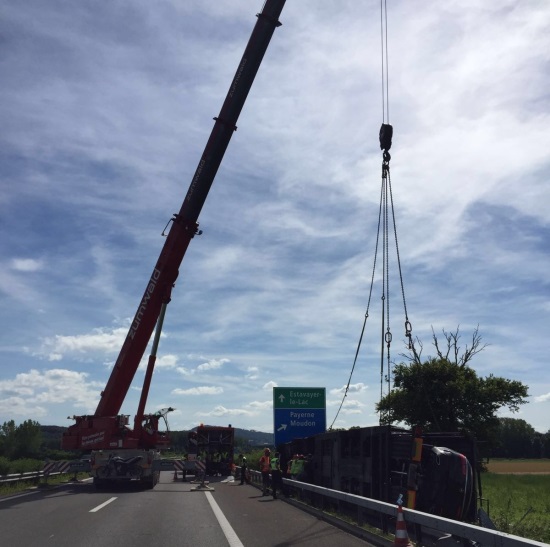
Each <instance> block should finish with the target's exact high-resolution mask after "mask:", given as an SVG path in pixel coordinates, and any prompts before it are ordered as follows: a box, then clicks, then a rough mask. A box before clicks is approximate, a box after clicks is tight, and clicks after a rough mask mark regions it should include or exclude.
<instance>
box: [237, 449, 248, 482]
mask: <svg viewBox="0 0 550 547" xmlns="http://www.w3.org/2000/svg"><path fill="white" fill-rule="evenodd" d="M239 458H240V461H241V462H240V463H241V484H244V481H246V484H250V479H249V478H248V476H247V475H248V464H247V462H246V457H245V456H243V455H242V454H240V455H239Z"/></svg>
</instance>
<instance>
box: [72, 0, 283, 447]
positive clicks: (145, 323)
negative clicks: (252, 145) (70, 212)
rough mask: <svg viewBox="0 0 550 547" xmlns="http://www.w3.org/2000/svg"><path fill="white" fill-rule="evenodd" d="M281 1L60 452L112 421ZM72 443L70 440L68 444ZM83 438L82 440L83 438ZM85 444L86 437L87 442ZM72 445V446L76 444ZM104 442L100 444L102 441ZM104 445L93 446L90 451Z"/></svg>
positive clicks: (269, 8)
mask: <svg viewBox="0 0 550 547" xmlns="http://www.w3.org/2000/svg"><path fill="white" fill-rule="evenodd" d="M285 1H286V0H266V1H265V3H264V6H263V8H262V11H261V13H259V14H257V17H258V20H257V22H256V24H255V26H254V29H253V31H252V34H251V36H250V39H249V41H248V44H247V46H246V48H245V51H244V54H243V56H242V59H241V61H240V63H239V65H238V68H237V71H236V73H235V76H234V77H233V80H232V82H231V85H230V87H229V91H228V93H227V96H226V98H225V101H224V103H223V105H222V108H221V111H220V114H219V115H218V117H216V118H214V120H215V123H214V127H213V129H212V132H211V134H210V137H209V139H208V141H207V143H206V147H205V149H204V152H203V154H202V156H201V158H200V160H199V163H198V166H197V169H196V171H195V174H194V176H193V178H192V180H191V183H190V186H189V189H188V190H187V194H186V196H185V199H184V200H183V203H182V206H181V208H180V210H179V212H178V213H177V214H175V215H174V216H173V218H172V225H171V228H170V230H169V233H168V235H167V237H166V240H165V242H164V246H163V248H162V251H161V253H160V256H159V258H158V260H157V263H156V264H155V267H154V268H153V273H152V274H151V277H150V278H149V281H148V282H147V286H146V288H145V292H144V293H143V297H142V298H141V300H140V303H139V306H138V309H137V311H136V314H135V316H134V319H133V321H132V324H131V326H130V329H129V331H128V334H127V336H126V339H125V341H124V344H123V346H122V348H121V351H120V354H119V356H118V358H117V360H116V363H115V366H114V368H113V370H112V372H111V375H110V377H109V380H108V382H107V385H106V386H105V389H104V391H103V392H102V393H101V398H100V401H99V404H98V406H97V408H96V411H95V413H94V415H93V417H90V416H85V417H74V419H75V420H76V421H77V423H76V424H74V425H73V426H71V427H70V428H69V432H68V434H66V435H65V436H64V441H63V444H64V446H65V447H66V448H76V447H80V446H81V444H82V443H81V442H80V436H81V435H82V429H83V427H84V424H87V425H86V426H85V427H86V429H87V430H88V431H89V430H90V429H96V427H93V426H92V427H90V426H91V422H93V419H96V421H97V423H98V424H99V423H100V422H104V419H105V418H106V417H115V416H116V415H117V414H118V413H119V412H120V409H121V407H122V404H123V402H124V399H125V397H126V395H127V393H128V390H129V389H130V385H131V383H132V380H133V378H134V375H135V373H136V371H137V369H138V366H139V363H140V361H141V359H142V357H143V354H144V352H145V349H146V347H147V344H148V342H149V339H150V338H151V334H152V332H153V330H154V328H155V324H156V323H157V319H158V317H159V314H160V311H161V308H162V305H163V304H166V303H168V302H169V301H170V297H171V292H172V288H173V286H174V283H175V282H176V279H177V277H178V273H179V267H180V264H181V262H182V260H183V257H184V255H185V252H186V250H187V247H188V245H189V243H190V241H191V239H192V238H193V237H194V236H195V234H196V233H197V232H198V217H199V214H200V212H201V209H202V207H203V205H204V203H205V200H206V197H207V195H208V192H209V190H210V187H211V186H212V183H213V181H214V178H215V176H216V173H217V171H218V168H219V166H220V164H221V161H222V159H223V156H224V154H225V151H226V149H227V146H228V145H229V141H230V140H231V136H232V135H233V132H234V131H235V130H236V129H237V127H236V123H237V119H238V117H239V114H240V113H241V110H242V108H243V106H244V103H245V101H246V98H247V96H248V93H249V91H250V88H251V86H252V83H253V81H254V78H255V76H256V74H257V72H258V69H259V67H260V64H261V62H262V59H263V57H264V54H265V52H266V50H267V47H268V45H269V43H270V41H271V38H272V36H273V33H274V31H275V28H276V27H278V26H280V24H281V23H279V16H280V14H281V11H282V9H283V7H284V4H285ZM71 437H72V439H71ZM88 437H89V435H87V438H88ZM90 438H91V437H90ZM77 439H78V440H77ZM104 439H105V438H104ZM106 442H107V440H103V441H101V442H100V441H97V442H94V443H93V444H94V446H95V445H99V444H101V443H106Z"/></svg>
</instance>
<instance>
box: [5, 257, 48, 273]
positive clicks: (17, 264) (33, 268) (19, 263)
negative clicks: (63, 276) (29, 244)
mask: <svg viewBox="0 0 550 547" xmlns="http://www.w3.org/2000/svg"><path fill="white" fill-rule="evenodd" d="M11 263H12V267H13V269H14V270H16V271H19V272H37V271H39V270H42V268H43V267H44V264H43V262H42V261H41V260H36V259H34V258H14V259H12V261H11Z"/></svg>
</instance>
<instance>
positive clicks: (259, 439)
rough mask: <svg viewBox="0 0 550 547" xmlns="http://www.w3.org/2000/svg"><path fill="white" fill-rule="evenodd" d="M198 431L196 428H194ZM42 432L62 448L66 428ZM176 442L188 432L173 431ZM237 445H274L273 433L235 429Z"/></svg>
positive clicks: (46, 441)
mask: <svg viewBox="0 0 550 547" xmlns="http://www.w3.org/2000/svg"><path fill="white" fill-rule="evenodd" d="M194 429H196V428H194ZM40 430H41V431H42V441H43V444H44V445H46V446H48V447H49V448H59V447H60V446H61V438H62V437H63V432H64V431H67V428H66V427H60V426H57V425H42V426H40ZM172 433H174V440H175V438H176V437H178V436H179V435H178V434H186V433H187V432H186V431H173V432H172ZM235 444H238V445H240V446H243V447H244V446H249V447H254V446H264V445H269V446H271V445H273V433H265V432H263V431H255V430H253V429H240V428H238V427H236V428H235Z"/></svg>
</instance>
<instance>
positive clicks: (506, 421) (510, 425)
mask: <svg viewBox="0 0 550 547" xmlns="http://www.w3.org/2000/svg"><path fill="white" fill-rule="evenodd" d="M498 421H499V425H498V433H497V436H498V443H497V446H496V449H495V452H494V453H493V455H494V456H495V457H497V458H498V457H500V458H531V457H540V454H541V452H542V450H541V446H540V440H539V441H538V450H535V443H536V442H537V441H536V439H539V437H537V435H536V433H535V429H534V428H533V427H532V426H531V425H529V424H528V423H527V422H526V421H525V420H519V419H516V418H499V420H498Z"/></svg>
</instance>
